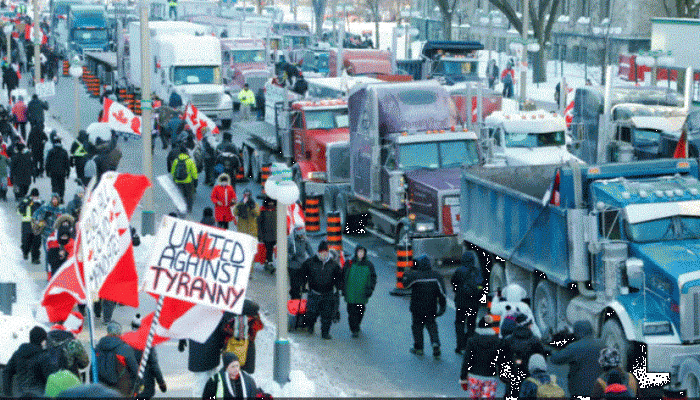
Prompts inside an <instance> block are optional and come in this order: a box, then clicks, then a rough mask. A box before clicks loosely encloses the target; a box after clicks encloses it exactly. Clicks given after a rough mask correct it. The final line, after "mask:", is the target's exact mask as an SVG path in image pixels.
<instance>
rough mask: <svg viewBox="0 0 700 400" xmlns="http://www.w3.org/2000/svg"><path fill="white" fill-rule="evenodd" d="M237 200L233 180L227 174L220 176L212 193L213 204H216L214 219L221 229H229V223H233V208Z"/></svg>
mask: <svg viewBox="0 0 700 400" xmlns="http://www.w3.org/2000/svg"><path fill="white" fill-rule="evenodd" d="M236 200H237V199H236V191H235V190H233V186H231V178H230V177H229V176H228V174H225V173H224V174H221V175H219V177H218V178H217V179H216V185H215V186H214V189H212V191H211V202H212V203H214V219H216V224H217V225H218V226H219V227H220V228H223V229H228V224H229V222H231V221H233V213H232V212H231V207H233V206H234V205H235V204H236Z"/></svg>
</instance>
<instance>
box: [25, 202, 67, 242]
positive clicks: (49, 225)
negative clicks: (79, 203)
mask: <svg viewBox="0 0 700 400" xmlns="http://www.w3.org/2000/svg"><path fill="white" fill-rule="evenodd" d="M65 212H66V210H65V208H63V207H61V196H59V195H58V193H53V194H52V195H51V200H50V201H49V202H48V203H44V204H42V206H41V207H39V208H38V209H37V210H36V211H35V212H34V215H32V219H34V220H36V221H37V222H39V223H43V224H44V229H43V230H42V231H41V239H42V243H43V244H44V245H46V239H47V238H48V237H49V235H50V234H51V232H52V231H53V227H54V224H55V223H56V219H58V217H60V216H61V214H65Z"/></svg>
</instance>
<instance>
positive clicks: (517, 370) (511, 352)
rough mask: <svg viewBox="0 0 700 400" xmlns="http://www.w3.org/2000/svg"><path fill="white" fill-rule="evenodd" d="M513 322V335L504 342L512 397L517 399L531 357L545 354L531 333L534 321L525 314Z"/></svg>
mask: <svg viewBox="0 0 700 400" xmlns="http://www.w3.org/2000/svg"><path fill="white" fill-rule="evenodd" d="M509 321H511V319H509ZM513 321H514V322H515V326H514V329H513V333H512V334H510V335H508V336H504V338H503V342H504V353H505V357H506V360H507V362H509V363H510V366H509V367H510V373H509V374H508V375H510V376H509V378H510V396H513V397H517V395H518V391H519V390H520V383H521V382H522V381H523V380H524V379H525V378H527V376H528V370H527V363H528V361H529V360H530V357H531V356H532V355H533V354H544V347H543V346H542V343H541V342H540V340H539V339H538V338H537V337H535V335H533V334H532V332H531V331H530V324H532V319H530V318H529V317H527V316H526V315H525V314H516V315H515V319H514V320H513ZM506 331H508V329H506Z"/></svg>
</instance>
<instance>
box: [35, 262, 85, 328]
mask: <svg viewBox="0 0 700 400" xmlns="http://www.w3.org/2000/svg"><path fill="white" fill-rule="evenodd" d="M85 302H86V295H85V284H84V281H83V277H82V274H81V272H80V268H79V267H78V262H77V260H76V257H75V256H72V257H70V258H69V259H67V260H66V261H65V262H64V263H63V265H62V266H61V267H60V268H59V269H58V271H56V273H55V274H54V276H52V277H51V280H50V281H49V283H48V285H47V286H46V289H45V290H44V294H43V296H42V300H41V305H42V306H43V307H44V308H45V309H46V314H47V315H48V317H49V322H61V321H65V320H66V319H67V318H68V316H69V315H70V312H71V311H72V310H73V307H74V306H75V304H76V303H81V304H85Z"/></svg>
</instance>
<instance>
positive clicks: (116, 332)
mask: <svg viewBox="0 0 700 400" xmlns="http://www.w3.org/2000/svg"><path fill="white" fill-rule="evenodd" d="M121 334H122V328H121V325H119V324H118V323H116V322H114V321H112V322H110V323H109V324H107V336H105V337H103V338H102V339H100V341H99V342H98V343H97V346H96V347H95V354H96V356H97V374H98V376H99V378H100V382H102V383H104V384H105V385H107V386H109V387H111V388H113V389H116V390H117V391H118V392H120V393H121V394H122V395H124V396H131V395H132V394H133V393H132V390H133V389H134V381H135V380H136V377H137V374H138V362H137V361H136V356H135V354H134V350H133V349H132V348H131V347H130V346H129V345H128V344H126V343H125V342H124V341H123V340H122V339H121V337H120V336H121ZM112 357H117V359H119V358H123V360H124V362H123V363H122V362H117V363H112V362H106V361H109V360H110V359H111V358H112ZM115 364H116V365H115Z"/></svg>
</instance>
